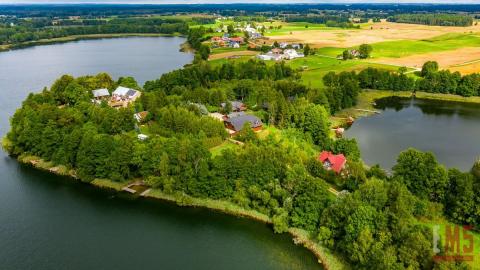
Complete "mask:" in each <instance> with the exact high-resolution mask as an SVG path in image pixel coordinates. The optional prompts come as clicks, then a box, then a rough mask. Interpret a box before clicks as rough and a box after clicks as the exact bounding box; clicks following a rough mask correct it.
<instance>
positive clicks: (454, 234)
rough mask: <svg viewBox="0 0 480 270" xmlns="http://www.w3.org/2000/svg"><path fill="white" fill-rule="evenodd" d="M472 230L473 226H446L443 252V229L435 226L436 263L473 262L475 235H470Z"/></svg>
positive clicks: (434, 250)
mask: <svg viewBox="0 0 480 270" xmlns="http://www.w3.org/2000/svg"><path fill="white" fill-rule="evenodd" d="M471 229H472V226H458V225H453V226H452V225H445V234H444V235H445V239H444V240H445V242H444V246H443V250H442V249H441V241H440V238H441V237H440V235H441V234H440V232H441V227H440V225H435V226H433V253H434V254H435V256H434V257H433V259H434V260H435V261H473V257H474V256H473V247H474V241H473V235H472V234H470V233H469V232H470V230H471ZM460 232H461V233H460ZM460 235H461V238H460ZM460 247H461V249H460ZM442 251H443V252H442Z"/></svg>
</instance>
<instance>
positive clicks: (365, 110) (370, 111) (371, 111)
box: [355, 109, 380, 114]
mask: <svg viewBox="0 0 480 270" xmlns="http://www.w3.org/2000/svg"><path fill="white" fill-rule="evenodd" d="M355 110H356V111H360V112H368V113H377V114H379V113H380V112H379V111H375V110H367V109H355Z"/></svg>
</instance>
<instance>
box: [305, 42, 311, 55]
mask: <svg viewBox="0 0 480 270" xmlns="http://www.w3.org/2000/svg"><path fill="white" fill-rule="evenodd" d="M310 51H311V49H310V45H308V44H307V45H305V46H304V47H303V54H304V55H305V56H308V55H310Z"/></svg>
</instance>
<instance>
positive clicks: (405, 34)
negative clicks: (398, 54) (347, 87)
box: [269, 21, 480, 48]
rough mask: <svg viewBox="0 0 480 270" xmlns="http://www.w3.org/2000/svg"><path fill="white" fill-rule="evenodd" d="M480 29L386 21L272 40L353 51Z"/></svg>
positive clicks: (478, 26)
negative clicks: (392, 42)
mask: <svg viewBox="0 0 480 270" xmlns="http://www.w3.org/2000/svg"><path fill="white" fill-rule="evenodd" d="M477 32H480V25H475V26H470V27H445V26H428V25H418V24H404V23H391V22H386V21H382V22H380V23H374V24H371V25H369V26H368V27H366V28H363V29H345V30H342V29H339V30H327V31H325V30H305V31H293V32H291V34H286V35H279V36H271V37H269V38H270V39H272V40H276V41H286V42H300V43H308V44H311V45H312V47H316V48H320V47H341V48H345V47H353V46H358V45H360V44H363V43H377V42H384V41H394V40H405V39H407V40H408V39H409V40H421V39H428V38H433V37H436V36H440V35H444V34H447V33H477Z"/></svg>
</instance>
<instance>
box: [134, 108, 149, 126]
mask: <svg viewBox="0 0 480 270" xmlns="http://www.w3.org/2000/svg"><path fill="white" fill-rule="evenodd" d="M147 116H148V112H147V111H143V112H138V113H136V114H134V115H133V117H134V118H135V120H137V122H139V123H142V122H144V121H145V120H146V119H147Z"/></svg>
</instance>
